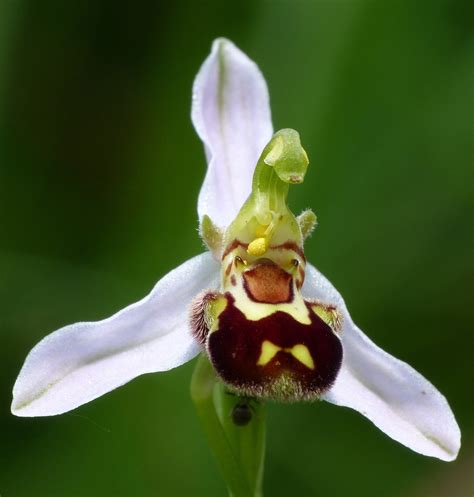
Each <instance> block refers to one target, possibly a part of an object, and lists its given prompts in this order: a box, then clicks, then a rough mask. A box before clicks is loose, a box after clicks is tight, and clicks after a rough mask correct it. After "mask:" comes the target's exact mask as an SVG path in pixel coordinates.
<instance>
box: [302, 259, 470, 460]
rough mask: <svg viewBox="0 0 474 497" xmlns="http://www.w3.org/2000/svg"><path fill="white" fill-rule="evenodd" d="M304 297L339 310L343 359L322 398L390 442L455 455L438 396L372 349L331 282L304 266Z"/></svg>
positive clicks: (453, 433)
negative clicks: (361, 419) (358, 416)
mask: <svg viewBox="0 0 474 497" xmlns="http://www.w3.org/2000/svg"><path fill="white" fill-rule="evenodd" d="M303 292H304V294H305V297H309V298H317V299H320V300H322V301H324V302H330V303H333V304H336V305H337V306H338V307H339V309H341V311H342V312H343V314H344V328H343V332H342V343H343V348H344V359H343V365H342V368H341V371H340V373H339V375H338V377H337V380H336V383H335V384H334V386H333V387H332V388H331V390H330V391H329V392H328V393H327V394H326V395H325V400H327V401H329V402H332V403H333V404H337V405H340V406H347V407H350V408H352V409H355V410H356V411H359V412H360V413H361V414H363V415H364V416H366V417H367V418H368V419H370V420H371V421H372V422H373V423H374V424H375V425H376V426H377V427H378V428H380V429H381V430H382V431H384V432H385V433H386V434H387V435H389V436H390V437H392V438H393V439H394V440H397V441H398V442H400V443H402V444H404V445H406V446H407V447H409V448H410V449H412V450H414V451H416V452H419V453H420V454H424V455H427V456H432V457H437V458H439V459H443V460H444V461H452V460H453V459H455V458H456V456H457V453H458V451H459V447H460V444H461V440H460V438H461V434H460V431H459V427H458V425H457V423H456V420H455V418H454V415H453V413H452V411H451V409H450V407H449V405H448V403H447V401H446V399H445V397H443V395H441V393H440V392H439V391H438V390H437V389H436V388H435V387H434V386H433V385H432V384H431V383H430V382H429V381H428V380H426V379H425V378H423V376H421V374H419V373H418V372H417V371H415V370H414V369H413V368H412V367H411V366H409V365H408V364H406V363H405V362H402V361H400V360H399V359H396V358H395V357H393V356H391V355H389V354H387V353H386V352H385V351H383V350H382V349H381V348H379V347H377V345H375V344H374V343H373V342H372V341H371V340H370V339H369V338H368V337H367V336H366V335H364V333H362V331H361V330H360V329H359V328H358V327H357V326H356V325H355V324H354V323H353V321H352V319H351V317H350V315H349V312H348V311H347V308H346V305H345V303H344V300H343V299H342V297H341V295H340V294H339V292H338V291H337V290H336V289H335V288H334V287H333V286H332V284H331V283H330V282H329V281H328V280H327V279H326V278H325V277H324V276H323V275H322V274H321V273H320V272H319V271H317V270H316V269H315V268H314V267H313V266H311V265H310V264H308V266H307V272H306V281H305V284H304V286H303Z"/></svg>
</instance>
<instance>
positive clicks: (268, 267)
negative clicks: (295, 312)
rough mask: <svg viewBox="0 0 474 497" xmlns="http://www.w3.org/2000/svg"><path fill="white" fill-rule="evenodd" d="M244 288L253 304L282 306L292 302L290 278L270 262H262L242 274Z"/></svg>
mask: <svg viewBox="0 0 474 497" xmlns="http://www.w3.org/2000/svg"><path fill="white" fill-rule="evenodd" d="M243 278H244V288H245V291H246V292H247V295H248V297H249V298H250V299H251V300H253V301H254V302H261V303H265V304H283V303H285V302H291V301H292V300H293V288H292V277H291V275H290V274H288V273H287V272H286V271H284V270H283V269H282V268H281V267H279V266H277V265H276V264H275V263H273V262H272V261H263V262H261V263H259V264H257V265H256V266H255V267H253V268H252V269H250V270H248V271H246V272H245V273H244V274H243Z"/></svg>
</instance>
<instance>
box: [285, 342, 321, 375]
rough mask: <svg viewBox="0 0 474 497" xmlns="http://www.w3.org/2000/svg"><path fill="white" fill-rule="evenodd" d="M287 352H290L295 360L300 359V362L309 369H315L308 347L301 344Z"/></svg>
mask: <svg viewBox="0 0 474 497" xmlns="http://www.w3.org/2000/svg"><path fill="white" fill-rule="evenodd" d="M285 351H286V352H289V353H290V354H291V355H292V356H293V357H294V358H295V359H298V361H300V362H301V363H302V364H304V365H305V366H306V367H307V368H309V369H314V361H313V358H312V357H311V353H310V351H309V349H308V347H306V345H303V344H301V343H300V344H298V345H295V346H294V347H292V348H291V349H285Z"/></svg>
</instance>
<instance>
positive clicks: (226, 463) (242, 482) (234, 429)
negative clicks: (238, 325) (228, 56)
mask: <svg viewBox="0 0 474 497" xmlns="http://www.w3.org/2000/svg"><path fill="white" fill-rule="evenodd" d="M191 397H192V399H193V402H194V404H195V407H196V410H197V413H198V416H199V418H200V420H201V424H202V427H203V429H204V432H205V434H206V437H207V440H208V443H209V445H210V447H211V450H212V452H213V453H214V455H215V457H216V459H217V463H218V465H219V469H220V471H221V473H222V476H223V477H224V480H225V481H226V483H227V486H228V489H229V494H230V496H231V497H262V495H263V494H262V480H263V462H264V453H265V407H264V406H263V405H262V404H257V403H255V402H251V404H250V405H251V409H252V419H251V421H250V422H249V423H248V424H247V425H246V426H237V425H235V424H234V422H233V421H232V410H233V408H234V406H235V404H237V403H238V402H239V401H241V399H239V397H236V396H235V395H232V394H229V393H228V392H227V391H226V389H225V387H224V386H223V385H222V383H221V382H220V381H219V380H218V379H217V377H216V375H215V372H214V370H213V368H212V366H211V364H210V363H209V361H208V359H207V358H206V357H205V356H204V355H201V356H200V357H199V359H198V362H197V364H196V368H195V370H194V374H193V377H192V380H191ZM253 404H255V405H253Z"/></svg>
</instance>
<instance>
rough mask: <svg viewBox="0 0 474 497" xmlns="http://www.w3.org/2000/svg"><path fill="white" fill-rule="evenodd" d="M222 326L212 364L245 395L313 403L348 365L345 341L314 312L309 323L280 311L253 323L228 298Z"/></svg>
mask: <svg viewBox="0 0 474 497" xmlns="http://www.w3.org/2000/svg"><path fill="white" fill-rule="evenodd" d="M225 298H226V299H227V306H226V308H225V310H224V311H223V312H222V313H221V314H220V315H219V327H218V329H217V330H216V331H214V332H212V333H211V334H210V335H209V336H208V342H207V350H208V353H209V356H210V359H211V361H212V364H213V366H214V368H215V370H216V372H217V373H218V375H219V376H220V377H221V378H222V380H223V381H224V382H225V383H227V384H228V385H229V386H230V387H231V388H232V389H234V390H235V391H236V392H237V393H239V394H242V395H250V396H253V397H260V398H269V399H274V400H279V401H298V400H312V399H316V398H318V397H319V396H320V395H321V394H322V393H324V392H325V391H326V390H328V389H329V388H330V387H331V386H332V384H333V383H334V381H335V379H336V377H337V374H338V372H339V369H340V367H341V363H342V354H343V353H342V345H341V342H340V339H339V338H338V337H337V336H336V334H335V333H334V332H333V331H332V329H331V328H330V326H329V325H327V324H326V323H325V322H324V321H323V320H322V319H321V318H320V317H319V316H318V315H317V314H316V313H315V312H314V311H313V310H312V308H311V306H310V304H309V303H307V304H305V305H306V307H307V309H308V312H309V317H310V323H309V324H303V323H301V322H299V321H297V320H296V319H294V317H292V316H291V315H290V314H288V313H286V312H283V311H277V312H275V313H273V314H271V315H269V316H267V317H264V318H262V319H259V320H256V321H254V320H249V319H247V318H246V316H245V315H244V313H243V312H242V311H240V310H239V309H238V308H237V307H236V306H235V305H234V297H233V296H232V295H231V294H230V293H226V294H225Z"/></svg>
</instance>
